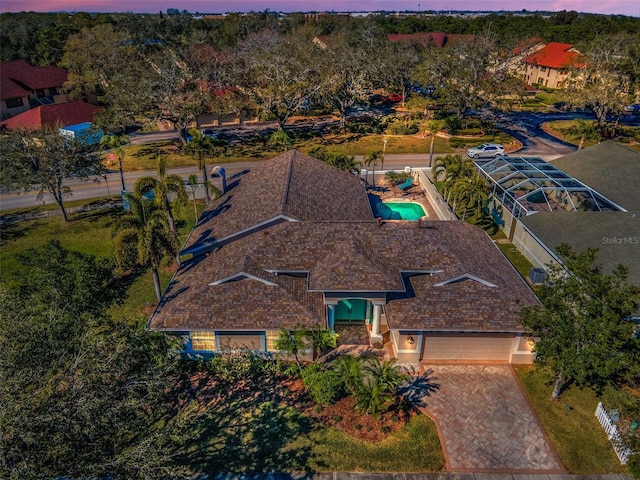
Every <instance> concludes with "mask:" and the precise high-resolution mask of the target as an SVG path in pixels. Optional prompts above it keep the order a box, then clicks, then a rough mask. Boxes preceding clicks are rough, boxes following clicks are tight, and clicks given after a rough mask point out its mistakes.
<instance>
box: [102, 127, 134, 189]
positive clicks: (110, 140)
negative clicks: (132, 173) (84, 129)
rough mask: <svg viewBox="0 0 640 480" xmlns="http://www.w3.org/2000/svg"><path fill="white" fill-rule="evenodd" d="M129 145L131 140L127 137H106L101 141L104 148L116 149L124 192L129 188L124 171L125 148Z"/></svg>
mask: <svg viewBox="0 0 640 480" xmlns="http://www.w3.org/2000/svg"><path fill="white" fill-rule="evenodd" d="M128 144H129V138H128V137H127V136H126V135H105V136H104V137H102V139H101V140H100V145H102V147H103V148H105V149H107V150H110V149H112V148H113V149H115V151H116V156H117V157H118V169H119V170H120V182H122V191H123V192H124V191H125V190H126V189H127V188H126V186H125V184H124V171H123V170H122V161H123V160H124V148H123V147H124V146H125V145H128Z"/></svg>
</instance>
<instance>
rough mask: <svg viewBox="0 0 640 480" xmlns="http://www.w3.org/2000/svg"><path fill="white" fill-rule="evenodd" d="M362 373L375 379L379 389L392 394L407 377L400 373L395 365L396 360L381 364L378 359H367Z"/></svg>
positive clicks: (375, 357)
mask: <svg viewBox="0 0 640 480" xmlns="http://www.w3.org/2000/svg"><path fill="white" fill-rule="evenodd" d="M364 371H365V372H366V373H368V374H369V375H370V376H371V377H372V378H376V379H377V381H378V383H379V384H380V387H381V389H382V390H383V391H385V392H387V393H393V392H395V391H396V389H397V388H398V387H399V386H400V385H402V384H403V383H404V382H406V381H407V380H408V379H409V377H408V375H405V374H404V373H401V372H400V370H399V369H398V366H397V365H396V359H395V358H394V359H392V360H389V361H386V362H381V361H380V357H378V356H373V357H370V358H368V359H367V361H366V363H365V366H364Z"/></svg>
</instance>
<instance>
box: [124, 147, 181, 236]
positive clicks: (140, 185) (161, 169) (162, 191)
mask: <svg viewBox="0 0 640 480" xmlns="http://www.w3.org/2000/svg"><path fill="white" fill-rule="evenodd" d="M157 162H158V163H157V171H158V177H160V179H159V180H158V179H156V178H153V177H148V176H146V177H140V178H139V179H138V180H137V181H136V183H135V186H134V188H133V191H134V193H135V194H136V195H137V196H138V197H142V196H143V195H144V194H145V193H147V192H150V191H152V190H153V191H154V192H155V198H156V203H157V204H158V206H159V207H160V208H161V209H162V210H163V211H164V212H165V214H166V215H167V220H168V222H169V229H170V230H171V231H172V232H176V231H177V229H176V222H175V220H174V218H173V211H172V209H171V202H170V201H169V193H174V194H175V195H176V201H177V202H178V204H184V203H186V201H187V191H186V189H185V188H184V181H183V180H182V177H180V176H179V175H176V174H169V175H167V159H166V158H165V157H164V156H158V158H157Z"/></svg>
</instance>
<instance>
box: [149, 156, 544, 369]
mask: <svg viewBox="0 0 640 480" xmlns="http://www.w3.org/2000/svg"><path fill="white" fill-rule="evenodd" d="M230 181H231V188H230V189H229V190H228V191H227V192H225V193H224V194H223V195H222V196H221V197H220V198H219V199H217V200H215V201H213V202H211V203H210V204H209V205H208V206H207V208H206V209H205V211H204V212H203V214H202V216H201V217H200V219H199V221H198V224H197V226H196V228H195V229H194V231H193V232H192V234H191V235H190V237H189V238H188V240H187V242H186V243H185V246H184V248H183V251H182V255H183V256H184V257H185V258H187V260H185V261H183V262H182V264H181V265H180V268H179V269H178V271H177V272H176V274H175V275H174V278H173V279H172V281H171V284H170V285H169V287H168V289H167V291H166V292H165V294H164V296H163V298H162V300H161V302H160V303H159V304H158V306H157V307H156V310H155V312H154V313H153V315H152V317H151V318H150V320H149V324H148V326H149V328H150V329H152V330H157V331H164V332H167V333H170V334H174V335H179V336H181V338H182V340H183V349H184V352H185V353H186V354H192V355H206V354H211V353H212V352H215V351H220V350H225V349H242V348H249V349H254V350H260V351H268V352H269V351H274V350H275V340H276V339H277V338H278V336H279V331H280V329H281V328H285V329H289V330H292V329H294V328H296V327H302V328H306V329H312V328H315V327H317V326H319V327H320V328H322V329H333V328H334V327H335V326H336V324H339V323H349V324H350V325H361V326H362V329H363V331H364V330H365V329H366V331H367V332H368V334H369V340H370V342H371V343H372V344H373V343H376V342H380V343H381V344H384V345H385V346H386V348H387V349H388V350H390V351H392V352H393V355H394V356H395V357H397V358H398V360H399V361H401V362H418V361H421V360H434V361H435V360H465V361H469V360H482V361H487V360H491V361H502V362H509V363H531V362H532V361H533V354H532V353H531V347H530V346H529V344H528V342H527V338H526V337H525V336H524V332H523V328H522V325H521V324H520V321H519V311H520V308H521V307H522V306H524V305H532V304H536V303H537V300H536V298H535V296H534V295H533V293H532V291H531V289H530V288H529V287H528V285H527V284H526V282H525V281H524V280H523V279H522V277H521V276H520V275H519V274H518V273H517V272H516V270H515V269H514V268H513V267H512V266H511V264H510V263H509V262H508V261H507V260H506V258H505V257H504V256H503V255H502V253H501V252H500V251H499V250H498V249H497V247H496V246H495V245H494V244H493V242H492V241H491V239H490V238H489V237H488V236H487V235H486V233H485V232H483V231H482V230H480V229H478V228H476V227H474V226H471V225H469V224H467V223H465V222H461V221H437V220H436V221H432V220H429V221H423V222H403V221H385V222H382V223H378V222H377V221H376V220H375V219H374V218H373V214H372V211H371V207H370V205H369V201H368V197H367V193H366V191H365V188H364V185H363V184H362V182H361V180H360V179H359V178H358V177H357V176H355V175H352V174H350V173H347V172H344V171H341V170H338V169H336V168H334V167H331V166H329V165H327V164H325V163H323V162H321V161H319V160H316V159H314V158H311V157H308V156H305V155H302V154H301V153H299V152H297V151H295V150H293V151H289V152H287V153H285V154H284V155H281V156H279V157H276V158H274V159H271V160H266V161H264V162H263V163H261V164H260V165H258V166H256V167H254V168H253V169H251V171H250V172H249V173H247V174H244V175H238V176H237V177H236V178H231V179H230Z"/></svg>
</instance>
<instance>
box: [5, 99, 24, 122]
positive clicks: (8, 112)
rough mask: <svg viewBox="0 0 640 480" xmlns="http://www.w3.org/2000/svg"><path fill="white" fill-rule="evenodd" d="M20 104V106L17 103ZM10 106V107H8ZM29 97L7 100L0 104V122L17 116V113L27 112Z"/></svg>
mask: <svg viewBox="0 0 640 480" xmlns="http://www.w3.org/2000/svg"><path fill="white" fill-rule="evenodd" d="M20 102H22V105H18V103H20ZM8 105H12V106H8ZM29 108H30V107H29V97H26V96H25V97H21V98H19V99H17V98H9V99H5V100H2V102H0V117H1V118H0V120H6V119H7V118H9V117H13V116H15V115H18V114H19V113H22V112H26V111H27V110H29Z"/></svg>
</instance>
